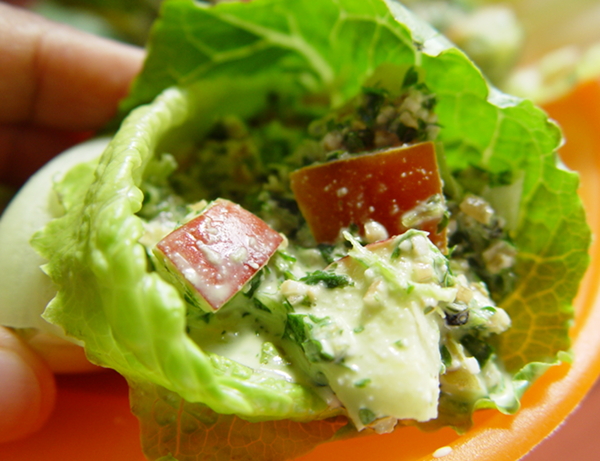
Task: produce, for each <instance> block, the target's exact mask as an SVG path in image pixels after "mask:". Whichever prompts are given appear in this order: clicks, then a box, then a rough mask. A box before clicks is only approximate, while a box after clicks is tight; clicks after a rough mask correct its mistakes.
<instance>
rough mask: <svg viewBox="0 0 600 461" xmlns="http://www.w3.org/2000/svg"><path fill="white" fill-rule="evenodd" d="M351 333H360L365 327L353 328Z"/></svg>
mask: <svg viewBox="0 0 600 461" xmlns="http://www.w3.org/2000/svg"><path fill="white" fill-rule="evenodd" d="M352 331H353V332H354V333H362V332H363V331H365V327H364V325H360V326H358V327H356V328H354V329H353V330H352Z"/></svg>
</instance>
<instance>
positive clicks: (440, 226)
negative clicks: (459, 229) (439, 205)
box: [436, 211, 450, 234]
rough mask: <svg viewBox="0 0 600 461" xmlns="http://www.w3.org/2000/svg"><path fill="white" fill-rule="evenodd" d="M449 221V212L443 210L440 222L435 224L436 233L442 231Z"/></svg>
mask: <svg viewBox="0 0 600 461" xmlns="http://www.w3.org/2000/svg"><path fill="white" fill-rule="evenodd" d="M449 222H450V213H448V211H444V214H443V215H442V219H440V222H439V223H438V225H437V229H436V232H437V233H438V234H439V233H440V232H442V231H443V230H444V229H445V228H446V227H448V223H449Z"/></svg>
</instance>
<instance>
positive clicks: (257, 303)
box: [252, 298, 271, 314]
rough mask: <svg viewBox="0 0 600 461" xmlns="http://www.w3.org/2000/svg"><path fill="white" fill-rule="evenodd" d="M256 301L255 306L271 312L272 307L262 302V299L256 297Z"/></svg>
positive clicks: (254, 300)
mask: <svg viewBox="0 0 600 461" xmlns="http://www.w3.org/2000/svg"><path fill="white" fill-rule="evenodd" d="M252 301H253V302H254V307H256V308H257V309H260V310H261V311H265V312H268V313H269V314H271V309H269V308H268V307H267V306H265V304H264V303H263V302H261V301H260V300H258V299H256V298H254V299H253V300H252Z"/></svg>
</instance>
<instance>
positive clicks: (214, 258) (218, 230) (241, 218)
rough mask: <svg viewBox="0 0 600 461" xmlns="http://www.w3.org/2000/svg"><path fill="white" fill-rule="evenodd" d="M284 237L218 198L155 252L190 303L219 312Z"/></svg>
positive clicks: (228, 202)
mask: <svg viewBox="0 0 600 461" xmlns="http://www.w3.org/2000/svg"><path fill="white" fill-rule="evenodd" d="M282 241H283V237H282V236H281V235H280V234H279V233H278V232H276V231H274V230H273V229H272V228H271V227H269V226H268V225H267V224H266V223H265V222H264V221H263V220H261V219H260V218H259V217H257V216H256V215H254V214H252V213H250V212H249V211H247V210H245V209H244V208H242V207H241V206H239V205H236V204H235V203H232V202H230V201H228V200H224V199H217V200H215V201H214V202H212V203H211V204H209V205H208V206H207V208H206V209H205V210H204V211H203V212H202V213H201V214H200V215H199V216H197V217H196V218H194V219H192V220H191V221H189V222H187V223H185V224H184V225H183V226H181V227H179V228H177V229H176V230H174V231H173V232H172V233H170V234H169V235H167V236H166V237H165V238H164V239H162V240H161V241H160V242H159V243H158V244H157V245H156V248H155V251H154V253H155V254H156V256H157V257H158V259H159V260H160V261H161V262H162V263H163V267H162V269H166V273H167V275H168V279H169V280H170V281H171V282H175V284H176V285H179V287H180V288H181V289H182V290H183V292H184V296H185V298H186V299H187V300H188V302H191V303H192V304H194V305H196V306H197V307H200V308H201V309H203V310H205V311H207V312H215V311H217V310H218V309H219V308H221V307H222V306H223V305H224V304H225V303H227V301H229V300H230V299H231V298H232V297H233V296H234V295H235V294H236V293H238V292H239V291H240V290H241V289H242V288H243V286H244V285H245V284H246V283H247V282H248V281H249V280H250V279H251V278H252V277H253V276H254V275H255V274H256V273H257V272H258V271H259V270H260V269H261V268H262V267H263V266H264V265H265V264H266V263H267V262H268V261H269V259H270V258H271V256H272V255H273V254H274V253H275V251H276V250H277V248H278V247H279V245H280V244H281V242H282Z"/></svg>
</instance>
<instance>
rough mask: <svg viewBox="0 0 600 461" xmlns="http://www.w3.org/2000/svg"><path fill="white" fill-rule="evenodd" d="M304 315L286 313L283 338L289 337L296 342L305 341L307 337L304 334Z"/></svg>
mask: <svg viewBox="0 0 600 461" xmlns="http://www.w3.org/2000/svg"><path fill="white" fill-rule="evenodd" d="M305 317H306V316H305V315H302V314H288V315H287V321H286V323H285V331H284V333H283V336H284V338H289V339H291V340H292V341H295V342H297V343H298V344H302V343H303V342H304V341H306V340H307V339H308V337H307V334H306V324H305V323H304V318H305Z"/></svg>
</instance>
